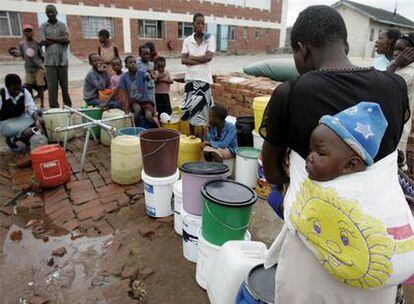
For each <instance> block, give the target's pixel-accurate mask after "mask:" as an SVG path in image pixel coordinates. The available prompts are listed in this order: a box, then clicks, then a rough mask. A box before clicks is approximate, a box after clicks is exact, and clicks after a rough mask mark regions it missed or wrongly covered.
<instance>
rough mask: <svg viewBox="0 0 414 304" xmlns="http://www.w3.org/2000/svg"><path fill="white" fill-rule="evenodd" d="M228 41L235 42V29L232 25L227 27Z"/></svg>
mask: <svg viewBox="0 0 414 304" xmlns="http://www.w3.org/2000/svg"><path fill="white" fill-rule="evenodd" d="M229 40H230V41H235V40H236V27H235V26H234V25H230V26H229Z"/></svg>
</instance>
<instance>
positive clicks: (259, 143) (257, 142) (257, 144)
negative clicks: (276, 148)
mask: <svg viewBox="0 0 414 304" xmlns="http://www.w3.org/2000/svg"><path fill="white" fill-rule="evenodd" d="M252 134H253V147H254V148H255V149H258V150H262V147H263V143H264V139H263V137H261V136H260V134H259V133H257V132H256V130H253V132H252Z"/></svg>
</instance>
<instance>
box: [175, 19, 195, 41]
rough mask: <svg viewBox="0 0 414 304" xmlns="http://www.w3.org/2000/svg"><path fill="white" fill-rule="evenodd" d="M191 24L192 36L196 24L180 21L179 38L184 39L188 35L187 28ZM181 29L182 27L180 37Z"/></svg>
mask: <svg viewBox="0 0 414 304" xmlns="http://www.w3.org/2000/svg"><path fill="white" fill-rule="evenodd" d="M190 26H191V34H190V35H188V36H191V35H192V34H193V33H194V25H193V24H192V23H191V22H184V21H178V33H177V38H178V39H180V40H184V39H185V38H187V37H188V36H186V35H185V28H186V27H187V29H188V28H189V27H190ZM180 29H181V37H180Z"/></svg>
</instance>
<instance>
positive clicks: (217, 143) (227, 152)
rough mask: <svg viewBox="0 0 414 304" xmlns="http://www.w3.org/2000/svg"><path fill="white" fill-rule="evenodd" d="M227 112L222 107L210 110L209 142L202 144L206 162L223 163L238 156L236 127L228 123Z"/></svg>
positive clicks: (214, 107)
mask: <svg viewBox="0 0 414 304" xmlns="http://www.w3.org/2000/svg"><path fill="white" fill-rule="evenodd" d="M226 117H227V110H226V108H224V107H222V106H217V105H216V106H213V107H211V108H210V114H209V127H208V133H207V141H204V142H203V143H202V148H203V154H204V158H205V160H206V161H216V162H222V161H223V160H224V159H232V158H234V157H235V155H236V149H237V131H236V126H235V125H234V124H232V123H230V122H227V121H226Z"/></svg>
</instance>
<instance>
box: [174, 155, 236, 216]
mask: <svg viewBox="0 0 414 304" xmlns="http://www.w3.org/2000/svg"><path fill="white" fill-rule="evenodd" d="M180 170H181V174H182V179H183V209H184V210H185V211H186V212H188V213H191V214H194V215H201V214H202V212H203V198H202V196H201V188H202V187H203V185H204V184H205V183H206V182H208V181H211V180H214V179H219V178H226V177H227V176H228V173H229V168H228V167H227V166H226V165H225V164H222V163H208V162H193V163H185V164H184V165H182V166H181V168H180Z"/></svg>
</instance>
